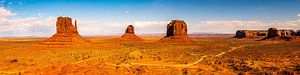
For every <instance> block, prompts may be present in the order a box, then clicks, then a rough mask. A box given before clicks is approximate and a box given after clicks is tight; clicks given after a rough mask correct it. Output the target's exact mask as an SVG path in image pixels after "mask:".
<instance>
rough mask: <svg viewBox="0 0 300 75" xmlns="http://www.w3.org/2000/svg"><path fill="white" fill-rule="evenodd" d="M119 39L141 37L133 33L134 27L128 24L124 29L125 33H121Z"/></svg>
mask: <svg viewBox="0 0 300 75" xmlns="http://www.w3.org/2000/svg"><path fill="white" fill-rule="evenodd" d="M121 40H123V41H142V39H141V38H140V37H138V36H136V35H135V34H134V27H133V26H132V25H129V26H128V27H127V29H126V31H125V34H124V35H122V37H121Z"/></svg>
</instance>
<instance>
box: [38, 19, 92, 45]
mask: <svg viewBox="0 0 300 75" xmlns="http://www.w3.org/2000/svg"><path fill="white" fill-rule="evenodd" d="M88 42H89V40H86V39H84V38H82V37H81V36H80V35H79V34H78V31H77V24H76V20H75V25H73V24H72V19H71V18H69V17H58V18H57V21H56V33H55V34H54V35H53V36H52V37H50V38H49V39H47V40H46V41H43V42H41V43H40V44H43V45H74V44H86V43H88Z"/></svg>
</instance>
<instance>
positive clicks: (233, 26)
mask: <svg viewBox="0 0 300 75" xmlns="http://www.w3.org/2000/svg"><path fill="white" fill-rule="evenodd" d="M271 27H276V28H279V29H292V30H297V29H300V20H297V21H274V22H263V21H241V20H227V21H226V20H225V21H224V20H221V21H203V22H200V23H197V24H195V25H192V26H190V29H189V30H190V31H191V32H212V33H235V31H236V30H242V29H249V30H266V29H268V28H271Z"/></svg>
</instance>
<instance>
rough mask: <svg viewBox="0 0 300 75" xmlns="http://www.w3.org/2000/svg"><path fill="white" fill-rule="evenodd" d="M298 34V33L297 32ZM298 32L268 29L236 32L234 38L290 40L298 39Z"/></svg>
mask: <svg viewBox="0 0 300 75" xmlns="http://www.w3.org/2000/svg"><path fill="white" fill-rule="evenodd" d="M299 34H300V32H299ZM297 36H298V32H295V31H294V30H278V29H277V28H269V29H268V30H238V31H236V34H235V36H234V37H235V38H263V39H261V40H291V39H294V38H298V37H297Z"/></svg>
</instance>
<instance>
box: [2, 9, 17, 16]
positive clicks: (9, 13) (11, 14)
mask: <svg viewBox="0 0 300 75" xmlns="http://www.w3.org/2000/svg"><path fill="white" fill-rule="evenodd" d="M14 15H16V13H13V12H11V11H9V10H7V9H5V8H4V7H0V18H4V17H9V16H14Z"/></svg>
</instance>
